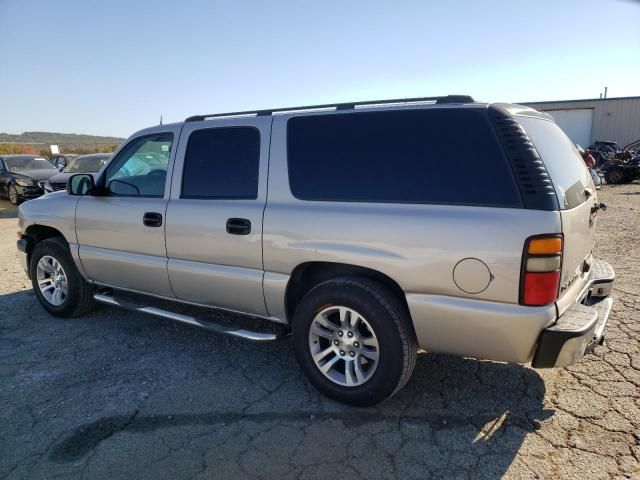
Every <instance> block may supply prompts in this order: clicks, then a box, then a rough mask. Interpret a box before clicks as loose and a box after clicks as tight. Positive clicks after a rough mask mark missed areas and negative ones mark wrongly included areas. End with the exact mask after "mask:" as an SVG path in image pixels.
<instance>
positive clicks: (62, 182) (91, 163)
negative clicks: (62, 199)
mask: <svg viewBox="0 0 640 480" xmlns="http://www.w3.org/2000/svg"><path fill="white" fill-rule="evenodd" d="M110 156H111V154H110V153H92V154H90V155H81V156H79V157H76V158H74V159H73V160H71V162H70V163H69V165H68V166H67V168H65V169H64V170H63V171H62V172H61V173H59V174H57V175H54V176H53V177H51V178H49V180H47V181H46V182H44V191H45V193H51V192H56V191H58V190H64V189H65V188H67V180H69V177H70V176H71V175H75V174H76V173H91V174H93V173H98V171H100V169H101V168H102V166H103V165H104V164H105V163H107V160H109V157H110Z"/></svg>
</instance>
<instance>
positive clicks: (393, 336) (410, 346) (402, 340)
mask: <svg viewBox="0 0 640 480" xmlns="http://www.w3.org/2000/svg"><path fill="white" fill-rule="evenodd" d="M325 312H328V313H325ZM344 312H347V313H344ZM343 314H344V318H346V320H345V321H344V322H342V323H341V322H340V320H341V319H342V318H343V317H342V316H343ZM319 319H320V323H322V324H325V323H326V322H328V323H327V325H329V328H328V329H325V328H324V327H322V328H321V329H320V330H318V328H317V327H318V321H319ZM350 322H355V323H353V325H351V324H350ZM312 328H313V330H312ZM292 331H293V343H294V349H295V354H296V358H297V360H298V363H299V364H300V366H301V368H302V370H303V371H304V373H305V374H306V376H307V378H308V379H309V381H310V382H311V383H312V384H313V386H314V387H316V388H317V389H318V390H319V391H320V392H321V393H323V394H324V395H326V396H328V397H330V398H333V399H334V400H337V401H339V402H342V403H346V404H349V405H357V406H369V405H375V404H377V403H380V402H382V401H384V400H386V399H388V398H389V397H391V396H393V395H394V394H395V393H397V392H398V391H399V390H400V389H401V388H402V387H404V385H405V384H406V383H407V381H408V380H409V378H411V374H412V373H413V369H414V367H415V363H416V356H417V350H418V345H417V342H416V339H415V334H414V332H413V328H412V327H411V319H410V317H409V313H408V311H407V309H406V307H405V306H404V305H403V303H402V302H401V301H400V299H398V298H397V296H396V295H394V294H393V293H392V292H391V291H389V290H388V289H387V288H386V287H384V286H383V285H381V284H379V283H378V282H375V281H372V280H369V279H366V278H360V277H339V278H335V279H331V280H328V281H326V282H324V283H321V284H319V285H317V286H316V287H314V288H313V289H312V290H311V291H310V292H308V293H307V294H306V295H305V296H304V298H303V299H302V301H301V302H300V304H299V305H298V307H297V309H296V313H295V318H294V321H293V328H292ZM318 331H320V334H319V335H316V333H315V332H318ZM340 333H342V334H341V335H340V336H338V334H340ZM347 334H348V336H347ZM356 340H360V342H357V341H356ZM336 342H337V343H336ZM319 343H320V344H321V345H320V344H319ZM358 343H359V344H358ZM372 345H375V347H373V346H372ZM354 346H355V347H354ZM325 352H328V353H327V354H325ZM314 356H315V357H316V359H314ZM329 364H331V365H329ZM347 365H351V367H347ZM347 368H349V373H347ZM321 369H328V372H326V373H323V371H321Z"/></svg>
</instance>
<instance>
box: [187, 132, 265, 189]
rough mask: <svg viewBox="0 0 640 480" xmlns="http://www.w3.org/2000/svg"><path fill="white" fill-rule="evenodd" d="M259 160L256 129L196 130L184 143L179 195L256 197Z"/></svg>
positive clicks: (258, 136)
mask: <svg viewBox="0 0 640 480" xmlns="http://www.w3.org/2000/svg"><path fill="white" fill-rule="evenodd" d="M259 164H260V132H259V131H258V130H257V129H255V128H253V127H228V128H211V129H206V130H196V131H195V132H193V133H192V134H191V136H190V137H189V143H188V144H187V153H186V154H185V160H184V173H183V176H182V198H236V199H249V198H257V196H258V170H259Z"/></svg>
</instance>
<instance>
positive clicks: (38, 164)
mask: <svg viewBox="0 0 640 480" xmlns="http://www.w3.org/2000/svg"><path fill="white" fill-rule="evenodd" d="M4 163H5V165H6V166H7V170H9V171H10V172H22V171H25V170H56V167H54V166H53V165H52V164H51V163H49V161H47V160H45V159H44V158H41V157H18V158H5V159H4Z"/></svg>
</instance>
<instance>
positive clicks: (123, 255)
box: [76, 127, 180, 297]
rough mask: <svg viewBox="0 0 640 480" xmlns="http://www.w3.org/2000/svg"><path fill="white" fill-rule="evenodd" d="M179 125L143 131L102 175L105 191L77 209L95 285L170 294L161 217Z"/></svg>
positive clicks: (86, 266)
mask: <svg viewBox="0 0 640 480" xmlns="http://www.w3.org/2000/svg"><path fill="white" fill-rule="evenodd" d="M179 134H180V128H179V127H174V128H171V127H167V129H166V131H161V132H154V133H150V134H143V135H140V136H138V137H135V138H133V139H131V140H130V141H129V142H128V143H127V144H126V145H124V146H123V147H122V148H121V149H120V150H119V151H118V153H116V155H115V156H114V158H113V159H112V160H111V162H109V164H108V165H107V167H106V168H105V169H104V170H103V171H102V172H101V173H100V175H99V177H98V179H97V184H98V186H100V187H104V194H102V195H99V196H91V195H87V196H83V197H81V198H80V200H79V202H78V206H77V209H76V232H77V236H78V243H79V245H80V260H81V261H82V266H83V267H84V269H85V271H86V273H87V275H88V276H89V278H90V279H91V280H93V281H95V282H97V283H99V284H103V285H109V286H113V287H119V288H125V289H130V290H135V291H139V292H143V293H150V294H154V295H161V296H164V297H173V292H172V290H171V287H170V285H169V278H168V274H167V254H166V248H165V237H164V230H165V229H164V216H165V213H166V208H167V201H168V198H169V182H168V181H167V178H168V174H169V173H170V172H171V166H172V164H173V158H174V154H173V151H174V148H172V147H173V146H174V145H175V144H176V143H177V141H178V136H179Z"/></svg>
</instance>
